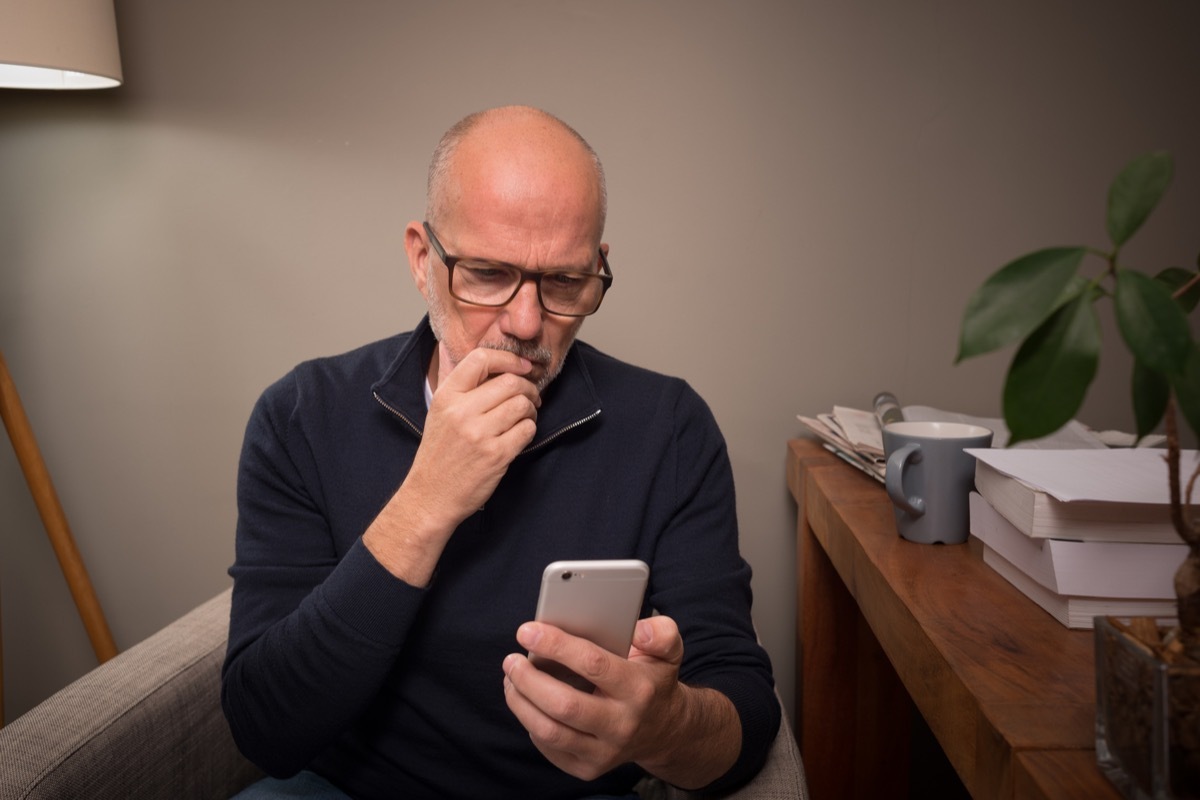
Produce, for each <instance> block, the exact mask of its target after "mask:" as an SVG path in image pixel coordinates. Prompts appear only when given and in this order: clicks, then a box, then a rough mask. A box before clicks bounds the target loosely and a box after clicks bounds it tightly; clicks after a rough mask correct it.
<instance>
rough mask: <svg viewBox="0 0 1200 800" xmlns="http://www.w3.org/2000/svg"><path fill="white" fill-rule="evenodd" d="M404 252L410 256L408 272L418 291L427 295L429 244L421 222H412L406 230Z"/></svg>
mask: <svg viewBox="0 0 1200 800" xmlns="http://www.w3.org/2000/svg"><path fill="white" fill-rule="evenodd" d="M404 252H405V253H407V254H408V271H409V272H411V273H412V278H413V283H415V284H416V285H417V291H419V292H420V293H421V294H422V296H426V295H425V280H426V278H428V277H429V242H427V241H426V240H425V229H424V228H423V227H421V223H419V222H410V223H408V226H407V227H406V228H405V229H404Z"/></svg>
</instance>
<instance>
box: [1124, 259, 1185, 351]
mask: <svg viewBox="0 0 1200 800" xmlns="http://www.w3.org/2000/svg"><path fill="white" fill-rule="evenodd" d="M1113 303H1114V308H1115V309H1116V312H1117V325H1118V326H1119V327H1120V329H1121V336H1123V337H1124V339H1125V343H1126V344H1127V345H1129V349H1130V350H1131V351H1132V352H1133V355H1134V357H1135V358H1136V359H1137V360H1138V361H1141V362H1142V363H1143V364H1145V365H1146V366H1147V367H1149V368H1150V369H1152V370H1154V371H1156V372H1166V373H1175V372H1180V371H1181V370H1182V369H1183V364H1184V361H1185V360H1186V359H1187V357H1188V352H1189V351H1190V350H1191V347H1192V334H1191V330H1190V329H1189V327H1188V322H1187V317H1185V316H1184V314H1183V308H1182V307H1180V305H1179V304H1178V303H1176V302H1175V300H1174V298H1172V297H1171V292H1170V290H1168V289H1167V287H1166V286H1164V285H1163V284H1162V283H1160V282H1159V281H1156V280H1155V279H1153V278H1151V277H1150V276H1148V275H1145V274H1143V273H1141V272H1136V271H1134V270H1128V269H1119V270H1117V288H1116V291H1115V292H1114V294H1113Z"/></svg>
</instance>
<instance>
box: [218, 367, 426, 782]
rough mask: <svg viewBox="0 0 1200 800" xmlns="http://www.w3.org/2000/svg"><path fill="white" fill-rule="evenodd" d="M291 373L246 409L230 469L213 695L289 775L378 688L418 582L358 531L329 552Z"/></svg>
mask: <svg viewBox="0 0 1200 800" xmlns="http://www.w3.org/2000/svg"><path fill="white" fill-rule="evenodd" d="M296 395H297V392H296V390H295V382H294V380H293V379H291V378H285V379H284V380H282V381H280V382H279V383H277V384H275V385H274V386H272V387H271V388H270V389H268V390H267V392H265V393H264V395H263V397H262V398H261V399H260V400H259V402H258V404H257V405H256V406H255V409H254V411H253V413H252V415H251V418H250V422H249V424H248V426H247V431H246V437H245V442H244V445H243V449H242V456H241V461H240V464H239V470H238V528H237V545H236V559H235V562H234V565H233V567H232V568H231V569H230V574H231V575H232V576H233V578H234V592H233V608H232V611H231V617H230V631H229V645H228V651H227V653H226V657H225V663H224V666H223V668H222V686H221V702H222V707H223V709H224V711H225V715H226V717H227V718H228V720H229V725H230V728H231V730H232V733H233V737H234V740H235V741H236V742H237V744H238V747H239V748H240V749H241V750H242V752H243V753H244V754H245V755H246V756H247V757H248V758H249V759H250V760H251V761H253V762H254V763H256V764H258V765H259V766H260V767H261V768H262V769H264V770H265V771H266V772H267V773H268V774H271V775H274V776H278V777H283V776H288V775H291V774H294V773H295V772H297V771H299V770H300V769H302V768H304V766H305V765H306V764H307V763H308V762H309V761H311V760H312V758H313V757H314V756H316V755H317V754H318V753H319V752H320V751H321V750H323V749H324V748H325V747H327V746H328V745H329V744H331V743H332V742H333V741H335V740H336V739H337V737H338V736H339V735H340V734H341V733H342V732H343V731H345V730H346V729H347V728H348V727H349V726H350V725H351V724H352V723H353V722H354V721H355V720H357V719H358V718H360V717H361V716H362V714H363V712H364V711H365V710H366V709H367V707H368V706H369V705H370V703H371V702H372V700H373V698H375V697H376V695H377V694H378V692H379V689H380V687H381V686H382V685H383V683H384V681H385V679H386V677H387V675H388V673H389V671H390V670H391V669H392V667H393V665H394V663H395V661H396V658H397V657H398V655H399V653H400V650H401V648H402V646H403V643H404V639H405V634H406V632H407V631H408V629H409V627H410V626H411V624H412V620H413V619H414V617H415V615H416V613H417V609H418V608H419V607H420V604H421V601H422V598H423V594H424V592H423V590H421V589H417V588H415V587H412V586H409V585H407V584H405V583H403V582H402V581H399V580H397V579H396V578H395V577H394V576H392V575H391V574H390V573H388V572H387V570H385V569H384V568H383V567H382V566H381V565H380V564H379V563H378V562H377V561H376V560H375V558H374V557H373V556H372V555H371V553H370V551H368V550H367V549H366V547H365V546H364V545H363V544H362V540H361V539H359V540H357V541H355V542H353V543H352V544H351V545H350V547H349V549H348V550H347V551H346V552H345V553H344V554H339V553H337V552H336V549H335V545H334V542H333V537H332V535H331V532H330V530H329V525H328V522H327V521H326V518H325V516H324V515H323V514H322V511H321V508H320V503H319V499H318V498H315V497H314V496H313V491H314V490H313V488H312V487H313V486H314V485H316V484H317V482H316V481H315V480H312V479H311V470H312V469H313V465H312V464H311V454H310V452H309V450H308V448H307V447H306V446H305V441H304V437H303V433H302V431H300V430H299V429H298V426H297V425H296V424H295V420H294V418H295V414H294V408H295V405H296Z"/></svg>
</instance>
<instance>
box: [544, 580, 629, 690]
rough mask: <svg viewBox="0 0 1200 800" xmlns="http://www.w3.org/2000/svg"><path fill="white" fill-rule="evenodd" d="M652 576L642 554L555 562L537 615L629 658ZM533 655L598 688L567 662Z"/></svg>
mask: <svg viewBox="0 0 1200 800" xmlns="http://www.w3.org/2000/svg"><path fill="white" fill-rule="evenodd" d="M649 577H650V567H648V566H647V565H646V563H645V562H644V561H639V560H637V559H614V560H597V561H555V562H554V563H552V564H549V565H548V566H547V567H546V569H545V571H544V572H543V573H542V589H541V593H540V594H539V595H538V604H537V612H536V614H535V615H534V619H536V620H537V621H539V622H547V623H549V624H551V625H554V626H556V627H558V628H561V629H562V630H564V631H565V632H567V633H569V634H571V635H572V636H578V637H580V638H583V639H587V640H589V641H591V642H595V643H596V644H598V645H600V646H601V647H603V648H604V649H605V650H608V651H609V652H611V653H616V654H617V655H619V656H620V657H621V658H625V657H626V656H628V655H629V644H630V642H631V641H632V639H633V629H634V627H635V626H636V625H637V620H638V614H639V613H640V612H641V609H642V598H643V596H644V595H645V593H646V582H647V580H648V579H649ZM530 660H531V661H532V662H533V663H534V664H535V665H537V667H538V668H539V669H541V670H543V671H544V672H548V673H549V674H551V675H553V676H554V677H556V678H558V679H559V680H561V681H564V682H566V683H569V684H571V685H572V686H574V687H575V688H577V689H580V690H582V691H585V692H590V691H592V690H593V689H594V688H595V687H594V686H592V684H591V682H590V681H588V680H586V679H584V678H581V677H580V676H579V675H576V674H575V673H574V672H572V671H571V670H569V669H567V668H566V667H564V666H562V665H561V664H558V663H556V662H554V661H551V660H549V659H545V658H537V657H536V656H534V657H532V658H531V659H530Z"/></svg>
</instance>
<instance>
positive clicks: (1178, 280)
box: [1154, 267, 1200, 314]
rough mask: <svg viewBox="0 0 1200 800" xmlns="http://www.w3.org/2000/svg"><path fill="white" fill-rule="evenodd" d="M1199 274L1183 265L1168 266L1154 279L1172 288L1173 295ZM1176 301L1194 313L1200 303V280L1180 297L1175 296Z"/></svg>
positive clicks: (1187, 310)
mask: <svg viewBox="0 0 1200 800" xmlns="http://www.w3.org/2000/svg"><path fill="white" fill-rule="evenodd" d="M1198 274H1200V273H1196V272H1190V271H1188V270H1186V269H1184V268H1183V267H1167V268H1166V269H1164V270H1163V271H1162V272H1160V273H1158V274H1157V275H1155V276H1154V280H1156V281H1158V282H1159V283H1161V284H1163V285H1164V286H1166V287H1167V289H1169V290H1170V292H1171V295H1172V296H1174V295H1175V292H1176V291H1177V290H1178V289H1179V287H1181V286H1183V285H1184V284H1185V283H1187V282H1188V281H1190V280H1192V279H1194V278H1196V276H1197V275H1198ZM1175 302H1177V303H1179V305H1181V306H1183V310H1184V311H1185V312H1186V313H1188V314H1190V313H1192V311H1194V310H1195V309H1196V306H1197V304H1200V282H1197V283H1196V284H1195V285H1193V286H1192V288H1190V289H1188V290H1187V291H1186V292H1184V294H1183V295H1181V296H1180V297H1177V298H1175Z"/></svg>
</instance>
